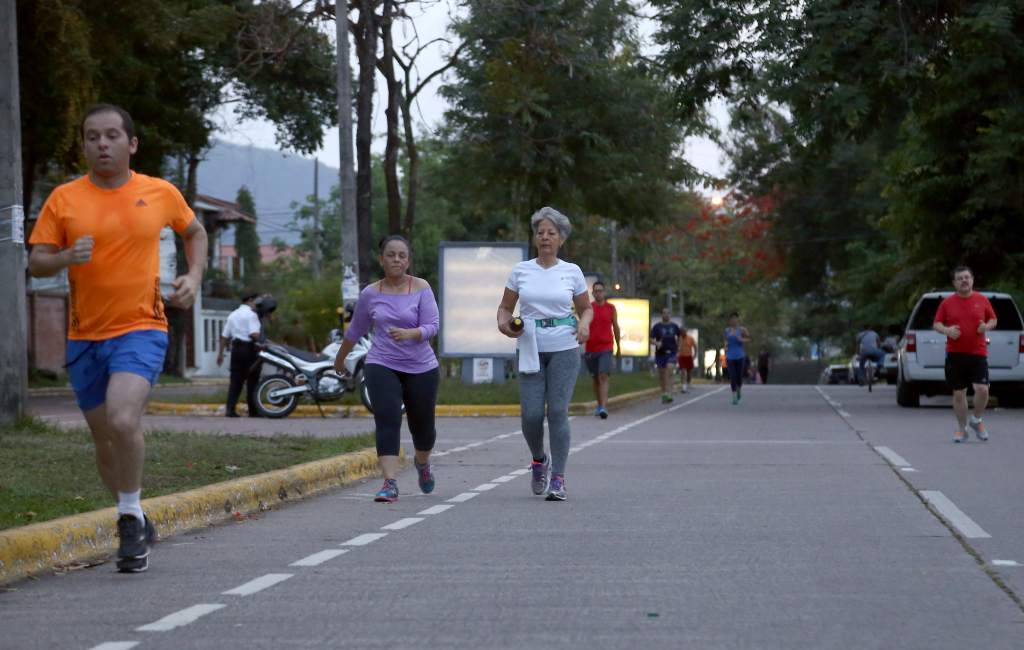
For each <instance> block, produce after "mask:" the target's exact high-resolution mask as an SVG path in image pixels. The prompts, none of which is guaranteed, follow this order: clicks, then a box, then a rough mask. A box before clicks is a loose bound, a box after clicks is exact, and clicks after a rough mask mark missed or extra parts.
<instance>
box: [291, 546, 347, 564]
mask: <svg viewBox="0 0 1024 650" xmlns="http://www.w3.org/2000/svg"><path fill="white" fill-rule="evenodd" d="M345 553H348V549H347V548H329V549H327V550H325V551H320V552H319V553H314V554H312V555H307V556H306V557H304V558H302V559H301V560H298V561H296V562H292V563H291V564H289V565H288V566H319V565H321V564H323V563H324V562H326V561H327V560H333V559H334V558H336V557H338V556H339V555H344V554H345Z"/></svg>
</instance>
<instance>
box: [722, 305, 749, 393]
mask: <svg viewBox="0 0 1024 650" xmlns="http://www.w3.org/2000/svg"><path fill="white" fill-rule="evenodd" d="M747 343H750V332H748V331H747V328H746V327H743V326H742V325H740V315H739V313H737V312H733V313H731V314H729V326H728V327H726V328H725V365H726V369H727V370H728V373H729V384H730V385H731V387H732V403H733V405H734V406H735V405H736V404H739V403H740V400H741V399H743V373H744V372H745V370H746V368H745V366H746V359H747V349H746V344H747Z"/></svg>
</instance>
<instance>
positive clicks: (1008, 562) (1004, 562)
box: [989, 560, 1024, 566]
mask: <svg viewBox="0 0 1024 650" xmlns="http://www.w3.org/2000/svg"><path fill="white" fill-rule="evenodd" d="M989 564H991V565H992V566H1024V565H1022V564H1020V563H1019V562H1017V561H1016V560H992V561H991V562H989Z"/></svg>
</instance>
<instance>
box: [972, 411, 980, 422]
mask: <svg viewBox="0 0 1024 650" xmlns="http://www.w3.org/2000/svg"><path fill="white" fill-rule="evenodd" d="M979 422H981V418H979V417H978V416H977V415H975V414H974V413H971V424H977V423H979Z"/></svg>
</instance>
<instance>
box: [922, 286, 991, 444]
mask: <svg viewBox="0 0 1024 650" xmlns="http://www.w3.org/2000/svg"><path fill="white" fill-rule="evenodd" d="M953 286H954V287H955V288H956V293H954V294H953V295H951V296H949V297H948V298H946V299H945V300H943V301H942V304H940V305H939V310H938V311H937V312H935V324H934V325H933V327H934V329H935V331H936V332H938V333H939V334H945V335H946V383H948V384H949V387H950V388H952V389H953V412H954V413H955V414H956V422H957V430H956V432H955V433H954V434H953V442H964V441H965V440H967V429H968V427H969V428H970V429H971V430H972V431H974V435H976V436H978V440H988V431H987V430H986V429H985V424H984V423H983V422H982V421H981V416H982V414H983V413H984V412H985V406H986V405H987V404H988V346H987V344H986V342H985V338H986V337H985V334H987V333H988V332H989V331H991V330H993V329H995V327H996V313H995V311H994V310H993V309H992V304H991V303H990V302H989V301H988V298H986V297H985V296H983V295H981V294H980V293H975V292H974V274H973V273H971V269H969V268H968V267H966V266H958V267H957V268H956V269H954V270H953ZM968 385H971V386H973V387H974V413H972V414H971V416H970V419H968V417H967V387H968Z"/></svg>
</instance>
